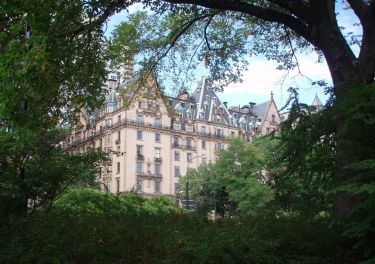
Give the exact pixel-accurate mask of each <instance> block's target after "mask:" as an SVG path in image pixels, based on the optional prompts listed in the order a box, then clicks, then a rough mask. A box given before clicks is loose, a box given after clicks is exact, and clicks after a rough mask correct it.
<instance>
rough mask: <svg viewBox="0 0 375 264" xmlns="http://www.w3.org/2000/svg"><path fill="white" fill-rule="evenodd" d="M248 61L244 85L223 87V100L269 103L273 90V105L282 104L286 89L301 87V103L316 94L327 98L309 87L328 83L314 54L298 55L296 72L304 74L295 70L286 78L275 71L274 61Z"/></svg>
mask: <svg viewBox="0 0 375 264" xmlns="http://www.w3.org/2000/svg"><path fill="white" fill-rule="evenodd" d="M249 60H250V66H249V70H248V71H246V72H245V73H244V76H243V83H236V84H231V85H229V86H228V87H227V88H225V90H224V93H223V94H222V95H221V97H223V99H224V100H226V101H231V102H234V101H237V102H238V103H240V104H245V103H248V102H249V101H256V102H258V103H259V102H261V101H265V100H269V98H270V93H271V91H273V93H274V97H275V100H276V102H277V103H278V104H279V105H282V104H283V103H285V101H286V98H287V96H288V92H287V90H288V88H289V87H291V86H292V87H298V88H300V97H301V99H302V101H304V102H310V101H312V99H313V96H314V95H315V93H318V95H319V96H320V97H321V99H323V101H324V100H325V99H326V98H327V97H326V96H324V95H323V91H322V89H320V88H317V87H312V86H311V85H310V80H314V81H317V80H326V81H327V82H328V83H331V77H330V74H329V70H328V67H327V65H326V63H325V62H323V63H316V56H314V55H309V56H307V55H301V54H299V55H298V61H299V64H300V67H299V69H300V71H301V73H302V74H303V75H301V74H299V72H298V69H294V70H292V71H290V72H289V74H288V75H287V76H286V77H285V75H286V72H285V71H280V70H277V69H276V64H275V62H273V61H268V60H266V59H265V58H263V57H256V58H250V59H249Z"/></svg>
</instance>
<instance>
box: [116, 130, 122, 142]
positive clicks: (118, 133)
mask: <svg viewBox="0 0 375 264" xmlns="http://www.w3.org/2000/svg"><path fill="white" fill-rule="evenodd" d="M117 140H118V141H120V140H121V131H117Z"/></svg>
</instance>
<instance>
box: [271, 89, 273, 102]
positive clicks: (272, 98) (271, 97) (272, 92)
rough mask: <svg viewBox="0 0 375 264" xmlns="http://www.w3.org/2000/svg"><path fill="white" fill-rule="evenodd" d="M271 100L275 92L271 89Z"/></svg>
mask: <svg viewBox="0 0 375 264" xmlns="http://www.w3.org/2000/svg"><path fill="white" fill-rule="evenodd" d="M271 100H273V92H272V91H271Z"/></svg>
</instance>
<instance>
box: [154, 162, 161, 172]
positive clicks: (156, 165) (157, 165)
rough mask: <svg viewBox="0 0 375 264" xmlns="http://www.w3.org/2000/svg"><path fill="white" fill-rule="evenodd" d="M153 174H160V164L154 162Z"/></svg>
mask: <svg viewBox="0 0 375 264" xmlns="http://www.w3.org/2000/svg"><path fill="white" fill-rule="evenodd" d="M155 174H161V165H160V163H155Z"/></svg>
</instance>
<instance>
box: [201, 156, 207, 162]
mask: <svg viewBox="0 0 375 264" xmlns="http://www.w3.org/2000/svg"><path fill="white" fill-rule="evenodd" d="M202 164H207V157H203V156H202Z"/></svg>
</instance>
